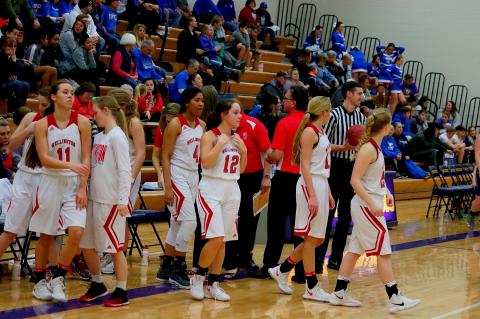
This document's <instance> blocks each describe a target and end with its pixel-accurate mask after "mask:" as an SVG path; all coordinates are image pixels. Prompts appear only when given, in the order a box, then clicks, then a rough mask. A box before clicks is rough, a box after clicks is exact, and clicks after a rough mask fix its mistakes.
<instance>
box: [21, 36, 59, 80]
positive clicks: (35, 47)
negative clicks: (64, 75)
mask: <svg viewBox="0 0 480 319" xmlns="http://www.w3.org/2000/svg"><path fill="white" fill-rule="evenodd" d="M34 39H35V43H34V44H31V45H30V46H28V47H27V49H26V50H25V57H24V59H25V60H27V61H28V62H30V64H31V65H32V66H33V70H34V72H35V76H36V77H39V78H40V80H41V83H42V84H41V87H47V86H51V85H52V84H53V83H55V82H56V81H57V69H56V68H54V67H51V66H49V65H41V62H42V55H43V53H44V50H43V49H44V48H46V47H47V45H48V37H47V34H46V33H45V32H36V34H35V36H34Z"/></svg>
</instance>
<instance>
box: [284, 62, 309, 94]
mask: <svg viewBox="0 0 480 319" xmlns="http://www.w3.org/2000/svg"><path fill="white" fill-rule="evenodd" d="M297 85H299V86H303V87H304V88H306V89H307V90H308V86H306V85H305V84H303V82H302V81H300V73H299V72H298V69H297V68H292V69H291V70H290V78H289V79H288V80H287V81H286V82H285V84H284V85H283V94H284V95H285V93H287V91H288V90H289V89H290V88H291V87H292V86H297Z"/></svg>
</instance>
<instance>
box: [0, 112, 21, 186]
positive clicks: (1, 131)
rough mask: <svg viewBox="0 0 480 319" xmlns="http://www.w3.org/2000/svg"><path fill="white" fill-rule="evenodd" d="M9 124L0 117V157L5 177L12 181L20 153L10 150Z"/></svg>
mask: <svg viewBox="0 0 480 319" xmlns="http://www.w3.org/2000/svg"><path fill="white" fill-rule="evenodd" d="M10 136H11V132H10V125H9V124H8V121H7V120H6V119H4V118H3V117H0V157H1V159H2V162H3V166H4V167H5V169H6V171H7V178H8V179H9V180H10V181H13V177H14V176H15V172H16V171H17V169H18V163H20V159H21V155H20V154H19V152H18V150H12V149H11V148H10V147H9V146H8V144H9V143H10Z"/></svg>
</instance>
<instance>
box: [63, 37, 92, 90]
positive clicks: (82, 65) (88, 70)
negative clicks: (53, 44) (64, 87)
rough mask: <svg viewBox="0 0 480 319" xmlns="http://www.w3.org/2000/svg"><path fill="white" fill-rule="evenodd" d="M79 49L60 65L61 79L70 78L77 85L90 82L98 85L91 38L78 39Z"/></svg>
mask: <svg viewBox="0 0 480 319" xmlns="http://www.w3.org/2000/svg"><path fill="white" fill-rule="evenodd" d="M79 44H80V47H77V48H76V49H75V51H73V53H72V55H71V56H70V58H68V59H66V60H65V61H62V63H60V65H59V66H58V67H59V72H60V74H62V75H63V77H66V78H70V79H72V80H74V81H75V82H77V83H83V82H85V81H92V82H95V83H96V84H97V85H98V74H97V72H96V70H97V63H96V62H95V53H96V50H95V46H94V45H93V40H92V38H88V37H84V38H81V39H80V42H79Z"/></svg>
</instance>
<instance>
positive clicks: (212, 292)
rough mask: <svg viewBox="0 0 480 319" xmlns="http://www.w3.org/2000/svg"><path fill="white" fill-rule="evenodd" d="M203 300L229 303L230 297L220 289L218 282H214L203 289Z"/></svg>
mask: <svg viewBox="0 0 480 319" xmlns="http://www.w3.org/2000/svg"><path fill="white" fill-rule="evenodd" d="M204 295H205V298H208V299H215V300H218V301H230V296H229V295H228V294H227V293H226V292H225V290H223V289H222V288H220V286H219V285H218V282H214V283H213V285H211V286H207V287H205V290H204Z"/></svg>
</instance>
